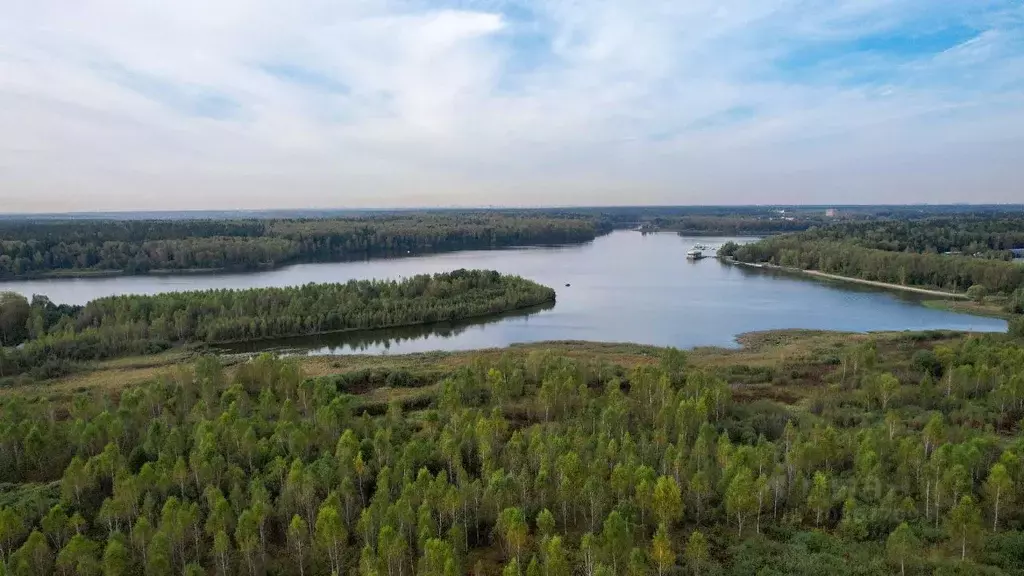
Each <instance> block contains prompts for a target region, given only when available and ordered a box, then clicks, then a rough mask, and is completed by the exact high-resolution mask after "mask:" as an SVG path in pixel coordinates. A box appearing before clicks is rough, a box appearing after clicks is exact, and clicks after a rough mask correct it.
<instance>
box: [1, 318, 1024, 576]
mask: <svg viewBox="0 0 1024 576" xmlns="http://www.w3.org/2000/svg"><path fill="white" fill-rule="evenodd" d="M930 338H931V337H930V336H928V335H916V336H905V337H903V338H902V339H899V340H892V339H890V340H887V341H881V340H874V339H870V338H868V339H860V340H859V342H858V343H855V344H851V345H848V346H843V347H841V348H837V349H830V350H827V351H821V352H818V353H817V355H816V356H815V357H814V359H812V360H806V361H804V363H802V364H801V363H793V362H789V363H786V364H780V365H778V366H773V367H767V368H765V367H762V368H755V367H752V366H731V365H729V364H728V363H726V364H722V365H720V367H719V368H717V369H700V368H695V367H692V366H690V365H689V363H688V361H687V358H686V355H684V354H683V353H680V352H678V351H671V350H670V351H665V352H663V353H662V356H661V358H660V360H656V361H655V362H653V363H646V364H640V365H637V366H636V367H634V368H632V369H625V368H623V367H621V366H616V365H614V364H606V363H603V362H597V361H589V360H587V359H585V358H581V359H577V360H573V359H570V358H568V357H564V356H558V355H552V354H545V353H543V352H532V353H530V354H529V355H525V356H524V355H512V354H508V355H505V356H502V357H501V358H498V359H493V358H494V357H493V356H491V358H492V359H491V360H487V361H484V360H478V361H476V362H473V363H471V364H470V365H468V366H464V367H462V368H456V369H454V370H449V371H447V372H446V373H444V374H442V375H440V376H438V375H430V374H423V375H420V374H416V373H410V372H404V371H400V370H391V371H389V370H388V368H387V367H384V368H380V369H378V370H377V371H376V372H373V373H370V372H348V373H341V374H338V375H336V376H328V377H321V378H305V377H304V376H303V374H302V372H301V370H300V369H299V366H298V364H296V362H295V361H294V360H289V361H283V360H279V359H275V358H273V357H270V356H261V357H257V358H255V359H252V360H250V361H248V362H245V363H243V364H241V365H239V366H237V367H236V368H234V369H232V370H230V371H227V370H225V369H224V368H223V367H222V366H221V364H220V362H219V361H218V360H217V359H215V358H204V359H202V360H201V361H199V362H198V363H197V364H196V365H195V366H194V367H182V368H181V369H179V370H175V371H173V372H171V373H169V374H167V375H166V376H164V377H161V378H159V379H157V380H156V381H155V382H152V383H150V384H147V385H145V386H140V387H137V388H130V389H125V390H123V391H121V392H120V393H119V394H117V395H114V396H103V397H99V398H87V397H81V398H80V399H78V400H75V401H73V402H70V404H68V403H66V401H61V400H58V401H57V404H52V403H50V402H45V401H44V402H32V401H29V400H28V399H27V398H21V397H18V396H6V397H4V398H3V399H2V400H0V423H2V424H0V452H2V454H3V455H4V458H2V459H0V482H6V483H8V484H6V486H7V488H5V491H4V492H3V493H2V494H0V560H2V561H3V562H5V563H6V566H7V567H8V570H9V571H10V572H11V573H13V574H26V575H34V574H40V575H41V574H50V573H52V572H54V571H56V572H61V573H67V574H96V573H99V571H100V570H103V571H104V573H105V574H142V573H145V574H153V575H163V574H168V575H169V574H181V573H186V574H193V573H194V574H200V573H202V574H264V573H273V574H300V575H304V574H330V573H337V574H358V575H360V576H383V575H384V574H389V575H394V576H399V575H402V574H409V575H417V576H418V575H431V576H433V575H437V576H455V575H458V574H464V573H473V574H479V575H497V574H499V573H500V574H503V575H504V576H524V575H530V576H543V575H545V574H550V575H558V576H569V575H571V574H584V575H586V574H595V575H598V574H600V575H602V576H653V575H654V574H661V575H665V574H683V573H687V574H691V573H692V574H735V575H749V574H807V575H811V574H829V575H843V574H863V575H871V574H894V573H896V574H899V573H909V574H925V573H928V574H931V573H939V574H991V575H1000V574H1019V573H1020V571H1021V570H1022V569H1024V557H1022V556H1021V550H1022V549H1024V533H1022V532H1021V531H1020V530H1021V528H1022V527H1024V506H1022V503H1024V498H1022V496H1024V493H1022V491H1021V486H1022V481H1024V464H1022V460H1021V458H1022V456H1024V444H1022V442H1021V440H1020V437H1019V435H1018V434H1019V431H1020V418H1021V417H1022V416H1024V380H1022V379H1021V377H1020V374H1021V373H1024V353H1022V349H1021V347H1020V346H1019V343H1017V342H1013V341H1010V340H1008V339H1007V338H1006V337H995V336H986V337H982V338H958V339H948V338H947V339H943V340H940V341H939V342H937V343H935V342H932V341H931V340H930ZM772 356H775V355H772ZM766 370H767V372H768V373H774V374H775V376H774V379H773V380H772V381H771V382H770V383H769V384H768V385H767V388H756V387H753V386H754V385H753V384H744V382H750V381H757V379H758V376H759V374H763V373H765V371H766ZM798 374H812V375H813V376H810V377H809V380H807V382H811V383H815V384H813V386H815V388H812V389H810V390H809V391H801V390H800V389H799V388H794V387H793V386H794V385H793V384H791V383H789V382H792V380H790V379H791V378H795V377H797V375H798ZM726 378H728V379H730V380H732V381H733V384H731V385H730V380H727V379H726ZM378 382H379V383H381V384H383V383H386V384H387V386H389V387H390V390H391V391H392V393H393V395H392V396H391V398H392V399H393V400H392V401H391V402H390V403H389V402H388V401H387V399H386V398H387V397H386V396H385V397H384V398H385V400H383V402H382V401H381V400H380V398H381V396H380V395H372V396H366V397H364V396H362V395H360V392H362V391H369V392H368V394H369V393H370V392H373V390H372V388H373V387H374V386H376V385H380V384H376V383H378ZM793 395H796V397H802V398H803V399H802V400H800V401H799V402H796V401H793V404H786V402H787V400H786V399H787V397H793ZM370 398H377V400H371V399H370Z"/></svg>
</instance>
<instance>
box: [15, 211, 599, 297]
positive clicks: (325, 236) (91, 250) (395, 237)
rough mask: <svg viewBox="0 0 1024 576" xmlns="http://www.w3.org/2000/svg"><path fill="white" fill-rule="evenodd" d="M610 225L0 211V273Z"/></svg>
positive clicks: (533, 235) (407, 248) (376, 251)
mask: <svg viewBox="0 0 1024 576" xmlns="http://www.w3.org/2000/svg"><path fill="white" fill-rule="evenodd" d="M608 230H609V228H608V224H607V223H603V222H601V221H598V220H596V219H594V218H590V217H583V216H579V215H575V216H573V215H550V216H549V215H546V214H542V213H536V214H535V213H518V212H499V211H493V212H491V211H479V212H457V213H447V212H439V213H432V212H425V213H393V214H376V215H369V216H365V217H348V218H328V219H265V220H259V219H249V220H200V219H180V220H32V219H18V220H0V280H5V279H6V280H10V279H20V278H32V277H40V276H60V275H63V276H69V275H70V276H81V275H90V274H146V273H151V272H165V273H167V272H182V271H205V270H255V269H261V268H269V267H274V266H281V265H284V264H290V263H295V262H330V261H342V260H354V259H365V258H378V257H389V256H405V255H409V254H420V253H429V252H446V251H454V250H485V249H491V248H500V247H507V246H527V245H545V244H567V243H580V242H586V241H589V240H593V239H594V237H595V236H597V235H598V234H601V233H603V232H607V231H608Z"/></svg>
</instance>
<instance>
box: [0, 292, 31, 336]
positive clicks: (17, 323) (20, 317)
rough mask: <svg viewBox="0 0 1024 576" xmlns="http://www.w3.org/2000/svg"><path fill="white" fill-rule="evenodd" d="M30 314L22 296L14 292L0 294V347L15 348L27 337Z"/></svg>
mask: <svg viewBox="0 0 1024 576" xmlns="http://www.w3.org/2000/svg"><path fill="white" fill-rule="evenodd" d="M31 313H32V309H31V307H30V306H29V303H28V300H27V299H26V298H25V297H24V296H22V295H21V294H18V293H16V292H0V345H2V346H15V345H17V344H20V343H21V341H22V340H24V339H25V338H26V337H27V336H28V319H29V315H30V314H31Z"/></svg>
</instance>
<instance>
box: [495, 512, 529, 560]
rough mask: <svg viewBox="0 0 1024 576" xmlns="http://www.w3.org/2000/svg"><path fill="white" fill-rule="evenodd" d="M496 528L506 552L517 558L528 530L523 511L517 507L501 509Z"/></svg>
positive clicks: (524, 543)
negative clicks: (506, 549)
mask: <svg viewBox="0 0 1024 576" xmlns="http://www.w3.org/2000/svg"><path fill="white" fill-rule="evenodd" d="M497 528H498V530H500V531H501V536H502V538H504V539H505V545H506V546H507V547H508V553H509V554H510V555H512V556H515V558H516V560H519V558H520V553H521V552H522V550H523V546H525V545H526V537H527V536H528V532H529V530H528V527H527V526H526V518H525V517H524V516H523V511H522V510H521V509H519V508H505V509H504V510H502V511H501V516H500V517H499V519H498V526H497Z"/></svg>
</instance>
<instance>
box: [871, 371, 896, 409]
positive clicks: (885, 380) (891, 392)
mask: <svg viewBox="0 0 1024 576" xmlns="http://www.w3.org/2000/svg"><path fill="white" fill-rule="evenodd" d="M875 391H876V392H875V393H876V394H877V396H878V403H879V404H881V405H882V411H885V410H888V409H889V402H890V401H891V400H892V399H893V398H894V397H895V396H896V395H897V394H899V391H900V381H899V380H898V379H897V378H896V377H895V376H893V375H892V374H889V373H885V374H882V375H880V376H878V380H877V382H876V384H875Z"/></svg>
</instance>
